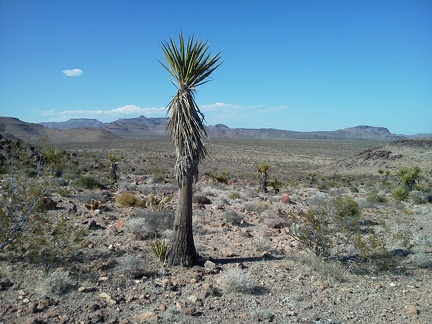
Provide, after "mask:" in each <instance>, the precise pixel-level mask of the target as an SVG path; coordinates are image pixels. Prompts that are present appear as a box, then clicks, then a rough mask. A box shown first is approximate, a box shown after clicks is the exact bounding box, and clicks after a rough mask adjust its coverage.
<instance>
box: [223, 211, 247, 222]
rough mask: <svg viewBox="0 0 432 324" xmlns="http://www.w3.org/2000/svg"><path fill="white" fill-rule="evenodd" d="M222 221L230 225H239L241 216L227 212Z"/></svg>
mask: <svg viewBox="0 0 432 324" xmlns="http://www.w3.org/2000/svg"><path fill="white" fill-rule="evenodd" d="M224 219H225V221H226V222H228V223H230V224H231V225H240V224H241V223H242V221H243V215H241V214H240V213H238V212H236V211H234V210H229V211H227V212H225V214H224Z"/></svg>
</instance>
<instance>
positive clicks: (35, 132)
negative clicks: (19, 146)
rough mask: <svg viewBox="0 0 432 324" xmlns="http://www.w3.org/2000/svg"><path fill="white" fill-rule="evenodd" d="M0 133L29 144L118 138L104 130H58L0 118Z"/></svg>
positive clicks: (84, 141) (97, 140) (98, 140)
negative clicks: (42, 141) (41, 141)
mask: <svg viewBox="0 0 432 324" xmlns="http://www.w3.org/2000/svg"><path fill="white" fill-rule="evenodd" d="M0 133H2V134H11V135H13V136H15V137H17V138H19V139H21V140H23V141H26V142H29V143H36V142H38V141H40V140H42V139H43V140H44V141H47V142H54V143H80V142H81V143H86V142H100V141H106V140H114V139H118V138H120V137H119V136H118V135H115V134H113V133H111V132H109V131H108V130H106V129H104V128H94V127H92V128H89V127H77V128H68V129H64V130H60V129H54V128H48V127H44V126H42V125H40V124H34V123H26V122H23V121H21V120H19V119H18V118H11V117H0Z"/></svg>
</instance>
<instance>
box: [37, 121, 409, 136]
mask: <svg viewBox="0 0 432 324" xmlns="http://www.w3.org/2000/svg"><path fill="white" fill-rule="evenodd" d="M167 123H168V118H147V117H144V116H140V117H137V118H129V119H119V120H117V121H114V122H111V123H101V122H98V121H97V120H94V119H71V120H69V121H66V122H59V123H42V125H44V126H46V127H50V128H56V129H63V130H64V129H69V128H75V127H81V126H82V125H83V124H85V125H86V126H90V124H92V125H94V126H92V127H99V128H103V129H105V130H108V131H109V132H111V133H113V134H115V135H118V136H129V135H163V134H165V133H166V132H165V130H166V125H167ZM206 129H207V133H208V134H209V136H210V137H233V138H234V137H239V138H257V139H333V140H383V141H394V140H398V139H403V138H406V136H404V135H396V134H392V133H390V131H389V130H388V129H387V128H384V127H373V126H356V127H350V128H344V129H340V130H335V131H315V132H296V131H290V130H281V129H273V128H260V129H249V128H229V127H228V126H226V125H223V124H217V125H215V126H207V127H206Z"/></svg>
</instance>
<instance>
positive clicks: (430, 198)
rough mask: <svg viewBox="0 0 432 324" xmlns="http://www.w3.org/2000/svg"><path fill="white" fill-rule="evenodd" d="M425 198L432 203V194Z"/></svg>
mask: <svg viewBox="0 0 432 324" xmlns="http://www.w3.org/2000/svg"><path fill="white" fill-rule="evenodd" d="M425 199H426V201H427V202H428V203H430V204H432V195H426V197H425Z"/></svg>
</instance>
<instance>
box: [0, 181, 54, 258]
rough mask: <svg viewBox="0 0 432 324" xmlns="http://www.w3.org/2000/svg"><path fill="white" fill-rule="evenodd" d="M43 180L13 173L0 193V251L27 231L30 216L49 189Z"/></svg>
mask: <svg viewBox="0 0 432 324" xmlns="http://www.w3.org/2000/svg"><path fill="white" fill-rule="evenodd" d="M43 181H44V179H37V178H32V179H29V178H25V177H19V176H15V175H13V176H12V177H10V182H9V183H5V185H4V187H3V188H2V189H3V192H2V195H0V251H2V250H3V249H4V248H5V247H6V246H8V245H10V244H12V243H14V242H15V241H16V240H17V239H19V237H20V236H22V234H23V233H25V230H26V226H27V222H28V218H29V217H30V215H31V214H32V213H34V212H35V211H36V209H37V207H38V205H39V203H40V201H41V199H42V197H43V195H44V193H45V192H46V190H47V188H46V185H45V184H44V183H43Z"/></svg>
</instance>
